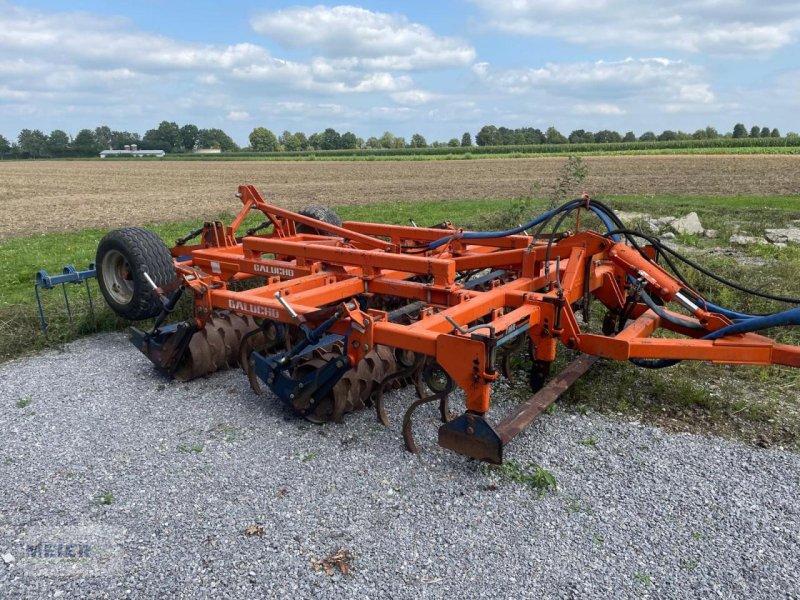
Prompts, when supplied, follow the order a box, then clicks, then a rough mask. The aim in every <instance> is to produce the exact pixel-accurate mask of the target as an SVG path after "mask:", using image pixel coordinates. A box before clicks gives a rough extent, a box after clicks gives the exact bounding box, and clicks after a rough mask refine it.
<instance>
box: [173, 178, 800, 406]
mask: <svg viewBox="0 0 800 600" xmlns="http://www.w3.org/2000/svg"><path fill="white" fill-rule="evenodd" d="M237 195H238V196H239V197H240V199H241V200H242V203H243V208H242V210H241V212H240V213H239V215H238V216H237V217H236V219H235V220H234V221H233V223H232V224H231V226H229V227H224V226H222V224H221V223H207V224H206V226H205V228H204V233H203V242H202V243H200V244H198V245H193V246H186V245H183V246H177V247H175V248H173V250H172V252H173V255H174V256H175V257H176V268H177V270H178V272H179V274H181V275H182V276H183V279H184V281H185V284H186V285H187V286H188V287H190V288H191V289H192V290H193V292H194V294H195V319H196V321H197V324H198V326H202V325H203V324H204V322H205V319H206V318H207V317H208V315H209V314H210V313H211V311H213V310H214V309H226V310H232V311H235V312H237V313H241V314H246V315H252V316H254V317H261V318H265V319H270V320H274V321H280V322H282V323H290V324H291V323H295V324H296V323H298V319H299V320H300V321H308V322H309V323H311V324H315V323H318V322H319V321H321V320H324V319H323V318H322V317H320V316H317V313H319V311H320V309H321V308H323V307H328V306H333V305H340V304H342V303H343V302H347V301H348V300H350V299H352V298H354V297H356V296H361V295H370V294H372V295H384V296H393V297H396V298H403V299H407V300H409V301H421V302H422V303H423V309H422V310H421V311H420V317H421V318H420V320H419V321H417V322H415V323H413V324H411V325H400V324H397V323H393V322H389V320H388V318H387V313H385V312H381V311H377V310H369V311H366V312H364V311H361V310H359V309H358V308H355V309H353V308H352V305H351V306H350V307H349V308H348V309H347V311H346V313H345V315H344V316H343V318H342V319H341V320H340V322H338V323H337V324H336V325H335V326H334V327H333V328H332V331H334V332H338V333H344V332H345V331H350V330H352V329H351V328H352V326H353V324H354V323H355V324H356V325H357V326H358V327H357V328H356V329H358V332H357V333H354V334H352V335H351V337H350V340H351V347H350V348H348V349H347V354H348V357H349V359H350V361H351V364H356V363H357V362H358V361H359V360H360V359H361V358H363V356H364V354H365V352H366V350H365V348H366V349H368V348H371V347H373V345H374V344H385V345H388V346H391V347H394V348H399V349H403V350H409V351H413V352H417V353H421V354H425V355H428V356H431V357H434V358H435V359H436V361H437V362H438V363H439V364H440V365H441V366H442V367H443V368H444V369H445V370H446V371H447V373H448V374H449V375H450V377H452V379H453V380H454V382H455V383H456V384H457V385H458V386H460V387H461V388H463V390H464V391H465V395H466V406H467V409H468V411H471V412H474V413H479V414H483V413H486V412H487V411H488V410H489V390H490V384H491V383H492V381H494V380H495V379H496V378H497V374H496V372H495V370H494V366H493V360H492V359H493V354H492V352H493V343H492V342H491V341H489V340H495V341H496V340H500V339H502V338H503V337H505V336H507V335H511V334H513V333H514V332H515V331H519V330H522V329H525V328H527V332H526V333H527V336H528V337H529V339H530V341H531V342H532V344H533V348H534V349H535V358H536V359H537V360H542V361H552V360H554V359H555V353H556V345H557V344H556V342H561V343H562V344H563V345H565V346H567V347H569V348H573V349H575V350H579V351H581V352H584V353H587V354H592V355H596V356H600V357H604V358H609V359H614V360H626V359H629V358H664V359H688V360H707V361H713V362H726V363H738V364H754V365H765V364H782V365H790V366H794V367H800V348H796V347H793V346H786V345H780V344H776V343H775V342H774V341H773V340H771V339H769V338H766V337H764V336H761V335H756V334H744V335H734V336H730V337H726V338H722V339H718V340H714V341H707V340H699V339H691V338H689V339H664V338H656V337H653V334H654V332H655V331H656V330H657V329H659V328H661V327H663V328H666V329H672V330H674V331H678V332H679V333H684V334H687V335H690V336H698V337H699V336H700V335H702V333H704V332H701V333H698V332H697V331H692V330H685V331H682V330H681V328H680V327H677V326H675V325H673V324H671V323H669V322H666V321H662V319H661V318H660V317H659V316H658V315H656V314H655V313H654V312H653V311H651V310H648V309H647V307H646V306H644V305H643V304H640V305H637V307H636V310H635V311H634V315H633V316H634V317H636V319H635V321H634V322H633V323H632V325H630V326H629V327H627V328H626V329H625V330H624V331H623V332H621V333H620V334H618V335H617V336H615V337H611V336H605V335H597V334H591V333H584V332H582V331H581V329H580V327H579V325H578V321H577V319H576V316H575V313H574V310H573V305H574V304H575V303H576V302H578V301H579V300H581V299H582V298H583V297H584V296H586V295H587V294H588V295H591V296H592V297H593V298H596V299H599V300H600V301H601V302H602V303H603V304H605V305H606V306H607V307H608V308H609V309H611V310H620V309H621V308H622V306H623V303H624V301H625V295H624V288H625V284H624V282H625V281H626V277H627V276H628V275H631V274H635V275H637V276H641V277H644V278H645V279H647V282H648V283H649V285H650V286H651V289H654V290H657V291H659V292H660V293H661V295H662V296H663V297H664V299H665V300H669V299H670V298H671V297H672V296H673V295H674V294H675V291H676V287H675V285H676V284H675V280H674V279H673V278H671V276H670V275H669V274H667V273H666V272H664V271H661V270H660V269H658V267H655V268H654V265H653V264H652V263H648V262H647V261H646V260H645V259H643V258H642V257H641V256H640V255H638V253H635V252H631V249H630V247H628V246H625V245H624V244H620V243H614V242H613V241H611V240H609V239H607V238H605V237H603V236H601V235H599V234H597V233H593V232H583V233H578V234H575V235H571V236H569V237H566V238H565V239H560V240H558V241H557V242H555V243H553V244H552V246H551V248H550V255H549V263H547V264H546V262H547V261H546V260H545V259H546V254H547V249H546V246H547V244H546V243H545V242H542V241H534V240H532V238H530V237H527V236H522V235H515V236H508V237H502V238H492V239H482V240H480V242H479V243H476V242H468V241H467V240H463V239H460V232H459V231H456V230H454V229H451V230H442V229H430V228H417V227H402V226H393V225H383V224H373V223H344V224H343V225H342V226H341V227H337V226H333V225H329V224H326V223H322V222H320V221H316V220H315V219H311V218H310V217H305V216H301V215H298V214H295V213H293V212H290V211H287V210H284V209H281V208H278V207H276V206H273V205H270V204H267V203H266V202H265V201H264V200H263V198H261V196H260V195H259V193H258V191H257V190H256V189H255V188H254V187H252V186H242V187H240V188H239V194H237ZM252 210H257V211H260V212H262V213H263V214H264V215H265V217H266V218H267V219H268V220H269V221H270V222H271V223H272V231H271V232H270V233H268V234H265V235H258V236H246V237H244V238H241V239H237V238H236V232H237V229H238V227H239V226H240V225H241V224H242V222H243V221H244V218H245V217H246V216H247V214H248V213H249V212H250V211H252ZM297 224H304V225H307V226H310V227H313V228H315V229H316V230H318V231H324V232H326V233H328V234H331V235H316V234H314V235H312V234H298V233H297V230H296V225H297ZM443 236H451V237H452V239H451V240H450V241H449V243H447V244H445V245H444V246H442V247H441V248H440V249H437V250H434V251H419V249H420V248H421V245H422V244H427V243H428V242H431V241H433V240H438V239H440V238H442V237H443ZM416 252H419V253H416ZM187 256H188V257H189V259H186V257H187ZM177 257H182V258H181V260H180V261H178V260H177ZM645 267H646V269H647V271H646V272H645V270H644V269H645ZM495 268H500V269H503V270H505V271H506V272H507V273H508V274H510V275H511V280H510V281H505V282H503V281H500V280H497V281H495V282H493V283H492V284H491V289H488V290H486V291H478V290H470V289H466V288H465V287H464V286H463V285H461V284H459V283H458V282H457V281H456V280H457V276H458V274H459V273H463V272H465V271H475V270H486V269H495ZM257 276H258V277H264V278H266V285H264V286H261V287H257V288H254V289H250V290H245V291H234V290H232V289H230V284H231V283H233V282H235V281H239V280H241V279H247V278H251V277H257ZM276 294H279V295H280V296H281V297H282V298H283V299H284V300H285V301H286V302H288V303H290V305H291V307H292V308H293V309H294V311H295V312H296V313H297V314H298V315H299V317H298V318H295V317H294V316H292V315H291V314H290V312H289V311H288V310H287V309H286V308H285V307H284V305H283V304H281V302H280V301H278V299H277V298H276ZM695 317H696V318H697V319H699V320H700V321H701V322H703V323H705V324H706V327H707V328H708V331H713V330H716V329H719V328H721V327H724V326H725V325H728V324H730V321H729V320H727V319H726V318H725V317H723V316H721V315H717V314H714V313H709V312H705V311H703V310H701V309H699V310H698V312H697V313H696V314H695ZM486 318H489V319H490V320H489V322H487V323H486V324H485V325H484V326H482V327H478V328H474V327H473V329H472V330H471V331H470V332H465V330H466V328H468V327H469V326H470V325H472V324H474V323H475V322H476V321H479V320H482V319H486ZM683 318H686V317H685V316H683ZM454 324H455V325H458V327H455V326H454ZM354 342H355V343H354Z"/></svg>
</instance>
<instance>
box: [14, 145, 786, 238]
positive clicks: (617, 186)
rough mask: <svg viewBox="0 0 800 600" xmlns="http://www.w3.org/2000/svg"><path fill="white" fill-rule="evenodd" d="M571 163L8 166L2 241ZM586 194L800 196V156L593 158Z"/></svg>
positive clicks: (508, 185) (536, 177)
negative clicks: (256, 200)
mask: <svg viewBox="0 0 800 600" xmlns="http://www.w3.org/2000/svg"><path fill="white" fill-rule="evenodd" d="M565 161H566V159H564V158H531V159H481V160H453V161H450V160H435V161H433V160H432V161H374V162H368V161H342V162H327V161H317V162H311V161H302V162H277V161H276V162H270V161H236V162H233V161H230V162H228V161H203V162H199V161H187V162H179V161H175V162H171V161H164V162H135V161H124V162H123V161H108V162H103V161H3V162H0V207H2V217H3V218H2V220H1V221H0V239H2V238H8V237H15V236H21V235H30V234H33V233H42V232H51V231H71V230H79V229H84V228H89V227H100V228H107V227H117V226H122V225H139V224H146V223H153V222H166V221H175V220H182V219H193V218H197V219H202V218H208V217H212V216H217V215H219V214H221V213H226V212H232V211H233V210H235V208H236V207H237V206H238V203H237V200H236V199H235V198H234V197H233V194H234V193H235V192H236V188H237V186H239V185H241V184H245V183H249V184H255V185H256V186H258V188H259V189H260V190H261V192H262V194H263V195H264V196H265V198H267V199H268V201H270V202H273V203H276V204H278V205H281V206H285V207H287V208H301V207H303V206H306V205H309V204H322V205H327V206H341V205H345V204H353V203H359V204H365V203H374V202H403V201H412V200H448V199H481V198H489V199H495V198H497V199H499V198H514V197H520V196H525V195H529V194H531V193H532V192H533V191H535V190H536V188H537V186H541V188H540V189H541V190H542V192H540V193H542V194H546V191H547V190H548V189H550V188H552V186H553V184H554V182H555V180H556V178H557V177H558V174H559V173H560V172H561V170H562V168H563V165H564V163H565ZM584 162H585V163H586V164H587V165H588V166H589V173H590V174H589V177H588V178H587V179H586V181H585V182H584V184H583V187H584V188H585V190H586V191H588V192H589V193H591V194H592V195H594V196H598V197H600V196H603V195H612V194H613V195H626V194H627V195H647V194H684V195H686V194H689V195H719V196H728V195H794V194H800V156H775V155H725V156H722V155H719V156H709V155H670V156H599V157H588V158H585V159H584Z"/></svg>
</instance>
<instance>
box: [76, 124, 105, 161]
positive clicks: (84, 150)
mask: <svg viewBox="0 0 800 600" xmlns="http://www.w3.org/2000/svg"><path fill="white" fill-rule="evenodd" d="M72 149H73V151H74V152H75V154H77V155H78V156H92V155H94V154H97V153H98V151H99V150H98V147H97V138H96V137H95V136H94V132H93V131H92V130H91V129H81V130H80V131H79V132H78V135H76V136H75V139H74V140H72Z"/></svg>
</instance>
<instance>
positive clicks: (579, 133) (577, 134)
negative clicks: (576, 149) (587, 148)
mask: <svg viewBox="0 0 800 600" xmlns="http://www.w3.org/2000/svg"><path fill="white" fill-rule="evenodd" d="M568 140H569V143H570V144H591V143H592V142H594V134H593V133H592V132H591V131H584V130H583V129H575V130H573V131H572V133H570V134H569V138H568Z"/></svg>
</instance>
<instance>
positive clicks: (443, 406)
mask: <svg viewBox="0 0 800 600" xmlns="http://www.w3.org/2000/svg"><path fill="white" fill-rule="evenodd" d="M452 389H453V388H452V386H451V387H450V388H449V389H447V390H444V391H441V392H436V393H435V394H431V395H430V396H426V397H424V398H419V399H417V400H415V401H414V402H413V403H412V404H411V406H409V407H408V410H406V412H405V414H404V415H403V441H404V442H405V444H406V448H407V449H408V451H409V452H411V453H412V454H419V448H418V447H417V444H416V442H415V441H414V432H413V429H412V425H413V422H412V416H413V414H414V411H416V410H417V409H418V408H419V407H420V406H423V405H424V404H430V403H431V402H436V401H437V400H438V401H439V414H440V416H441V419H442V423H448V422H449V421H450V420H451V419H452V418H453V416H452V415H451V414H450V409H449V404H448V398H449V397H450V392H452Z"/></svg>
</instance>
